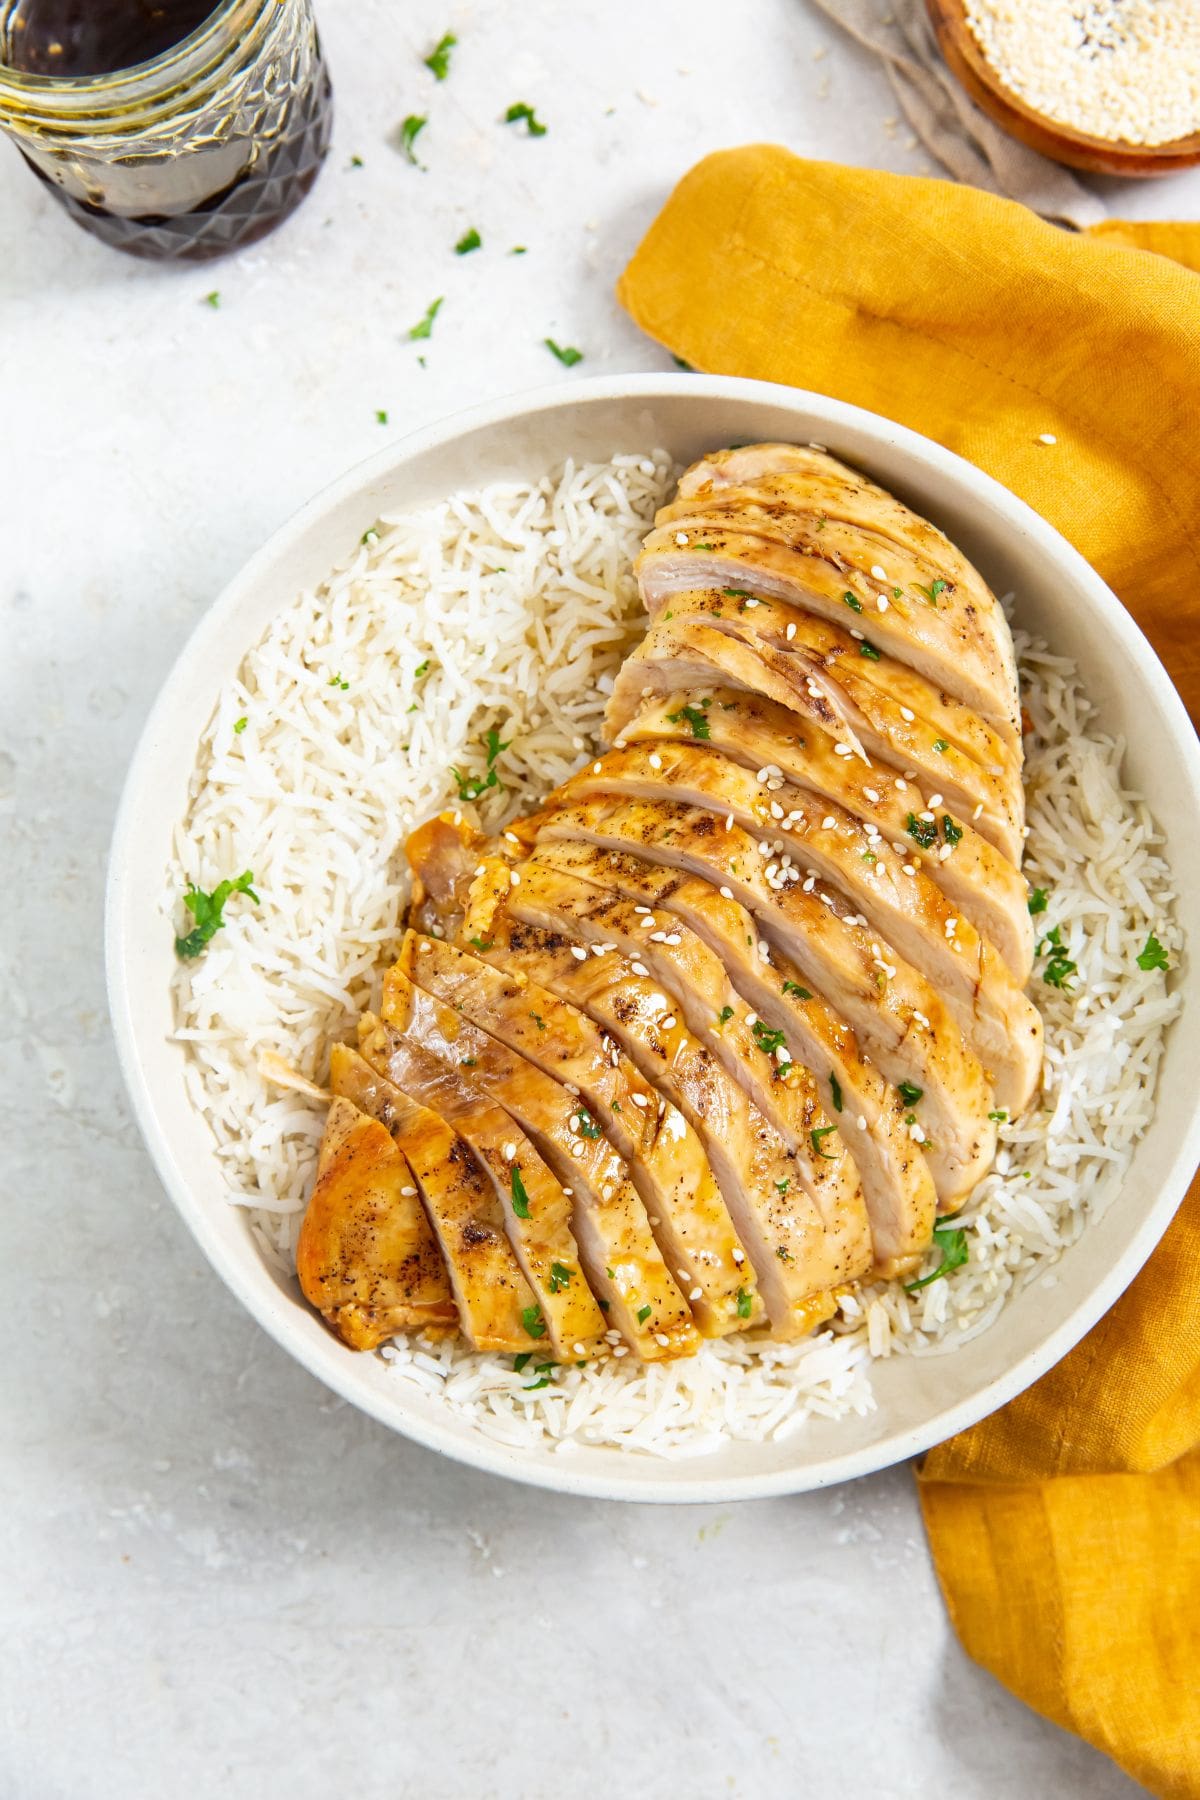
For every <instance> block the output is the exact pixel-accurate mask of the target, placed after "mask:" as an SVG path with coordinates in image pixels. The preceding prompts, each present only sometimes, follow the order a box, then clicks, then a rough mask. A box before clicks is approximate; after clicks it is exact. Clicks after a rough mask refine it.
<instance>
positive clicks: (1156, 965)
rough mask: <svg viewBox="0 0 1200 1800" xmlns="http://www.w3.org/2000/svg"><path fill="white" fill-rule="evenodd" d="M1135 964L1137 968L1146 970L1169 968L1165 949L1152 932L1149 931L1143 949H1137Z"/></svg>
mask: <svg viewBox="0 0 1200 1800" xmlns="http://www.w3.org/2000/svg"><path fill="white" fill-rule="evenodd" d="M1137 966H1138V968H1139V969H1145V970H1147V971H1149V970H1151V969H1169V968H1170V966H1171V965H1170V963H1169V962H1168V961H1167V953H1166V951H1165V950H1164V949H1163V947H1162V945H1161V944H1160V943H1159V941H1158V939H1157V938H1156V937H1155V935H1154V933H1153V932H1151V933H1150V936H1149V937H1148V938H1147V939H1146V946H1145V949H1143V950H1139V951H1138V959H1137Z"/></svg>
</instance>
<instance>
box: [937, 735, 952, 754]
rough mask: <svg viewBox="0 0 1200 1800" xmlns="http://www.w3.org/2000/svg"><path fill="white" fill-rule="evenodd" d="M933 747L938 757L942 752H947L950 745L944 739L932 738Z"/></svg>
mask: <svg viewBox="0 0 1200 1800" xmlns="http://www.w3.org/2000/svg"><path fill="white" fill-rule="evenodd" d="M933 747H934V749H935V750H936V751H937V753H938V755H939V756H940V755H941V754H942V751H943V750H948V749H949V748H950V745H949V744H948V743H947V741H946V739H945V738H934V740H933Z"/></svg>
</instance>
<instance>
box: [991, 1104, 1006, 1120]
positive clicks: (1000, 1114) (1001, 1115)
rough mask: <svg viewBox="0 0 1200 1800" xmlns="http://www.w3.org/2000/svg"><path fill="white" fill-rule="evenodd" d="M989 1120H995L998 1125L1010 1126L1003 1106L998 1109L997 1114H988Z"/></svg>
mask: <svg viewBox="0 0 1200 1800" xmlns="http://www.w3.org/2000/svg"><path fill="white" fill-rule="evenodd" d="M988 1118H989V1119H994V1120H995V1122H996V1124H997V1125H1007V1124H1008V1114H1007V1112H1006V1111H1005V1110H1004V1108H1003V1107H1002V1106H1001V1107H998V1108H997V1110H996V1111H995V1112H990V1113H989V1114H988Z"/></svg>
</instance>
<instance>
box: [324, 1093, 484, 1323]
mask: <svg viewBox="0 0 1200 1800" xmlns="http://www.w3.org/2000/svg"><path fill="white" fill-rule="evenodd" d="M296 1273H297V1274H298V1276H299V1278H300V1287H301V1291H302V1292H303V1294H304V1297H305V1299H306V1300H307V1301H308V1302H309V1304H310V1305H311V1306H314V1307H315V1308H316V1310H317V1311H318V1312H319V1313H320V1314H321V1315H322V1317H323V1318H324V1319H325V1320H326V1321H327V1323H328V1324H330V1325H331V1326H332V1327H333V1329H334V1330H335V1331H336V1332H337V1333H338V1335H339V1337H341V1338H342V1339H343V1341H344V1342H345V1343H347V1344H349V1346H350V1348H351V1349H352V1350H374V1349H376V1348H377V1347H378V1346H379V1345H380V1344H382V1343H386V1341H387V1339H388V1338H390V1337H395V1335H396V1333H397V1332H401V1331H424V1332H427V1333H429V1334H430V1335H431V1336H445V1334H446V1333H447V1332H448V1331H453V1330H454V1329H455V1327H456V1326H457V1324H458V1309H457V1307H456V1306H455V1304H454V1297H453V1295H452V1293H451V1291H450V1282H449V1278H448V1277H447V1274H446V1269H445V1265H444V1264H443V1262H442V1259H441V1256H440V1255H439V1254H438V1247H437V1241H436V1239H435V1238H434V1235H433V1231H432V1230H431V1228H430V1224H429V1220H428V1219H427V1218H426V1216H425V1212H424V1209H423V1208H422V1206H421V1202H420V1200H419V1199H418V1197H417V1184H416V1182H415V1181H414V1179H413V1175H412V1170H411V1169H410V1168H409V1166H408V1163H407V1162H406V1160H405V1158H404V1155H403V1153H402V1152H401V1151H400V1150H399V1149H397V1147H396V1145H395V1144H394V1143H393V1142H392V1138H391V1134H390V1133H389V1132H388V1131H387V1130H385V1128H384V1127H383V1126H382V1125H381V1124H379V1122H378V1121H377V1120H376V1119H371V1118H368V1117H367V1116H366V1114H365V1113H361V1112H360V1111H359V1110H358V1108H357V1107H356V1106H354V1105H353V1104H352V1103H351V1101H349V1100H343V1099H340V1098H339V1099H335V1100H334V1102H333V1105H332V1106H331V1107H330V1109H329V1117H328V1119H327V1120H326V1123H325V1135H324V1137H323V1138H322V1140H321V1152H320V1157H319V1160H318V1163H317V1180H316V1186H315V1187H314V1189H313V1192H312V1198H311V1199H310V1200H309V1203H308V1210H307V1212H306V1213H305V1215H304V1222H303V1224H302V1225H301V1227H300V1241H299V1244H298V1245H297V1249H296Z"/></svg>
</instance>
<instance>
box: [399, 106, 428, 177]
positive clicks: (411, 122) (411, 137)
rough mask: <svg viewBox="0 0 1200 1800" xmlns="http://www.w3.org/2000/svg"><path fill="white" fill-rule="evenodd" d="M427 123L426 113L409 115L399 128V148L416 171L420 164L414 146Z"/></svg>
mask: <svg viewBox="0 0 1200 1800" xmlns="http://www.w3.org/2000/svg"><path fill="white" fill-rule="evenodd" d="M428 123H429V116H428V114H427V113H409V115H408V117H407V119H405V121H404V123H403V124H402V125H401V127H400V148H401V150H402V151H403V152H404V154H405V156H406V157H407V158H408V160H409V162H410V163H412V165H413V167H414V168H417V169H419V168H420V167H421V164H420V163H419V162H418V161H417V152H416V150H415V148H414V146H415V144H416V141H417V139H418V137H419V136H420V134H421V133H422V132H423V131H424V129H425V127H426V126H427V125H428Z"/></svg>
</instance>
